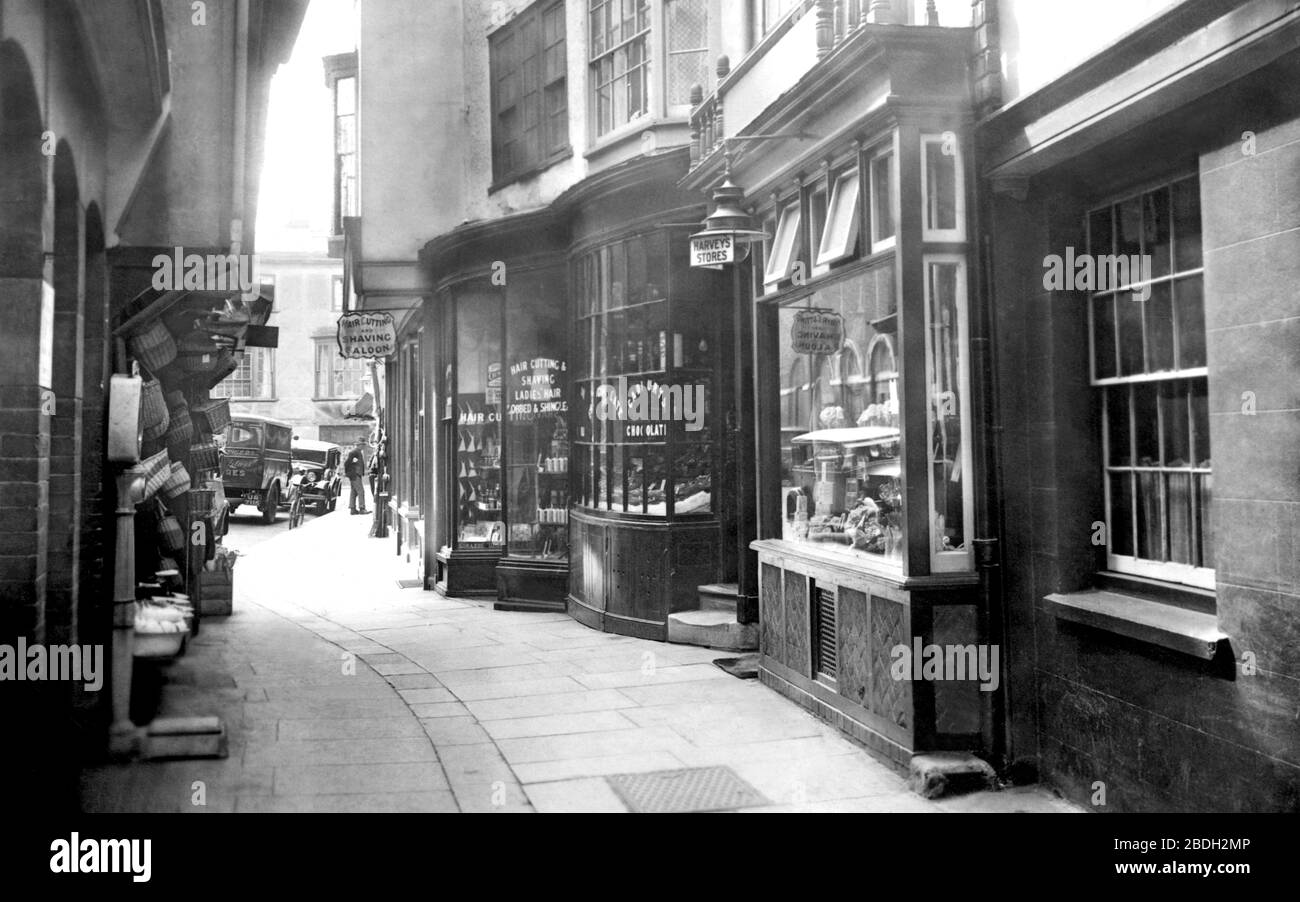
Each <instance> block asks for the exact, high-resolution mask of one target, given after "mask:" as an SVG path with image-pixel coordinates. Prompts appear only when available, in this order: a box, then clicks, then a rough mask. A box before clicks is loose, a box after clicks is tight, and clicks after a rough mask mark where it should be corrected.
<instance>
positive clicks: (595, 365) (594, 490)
mask: <svg viewBox="0 0 1300 902" xmlns="http://www.w3.org/2000/svg"><path fill="white" fill-rule="evenodd" d="M674 242H675V243H670V241H669V240H668V236H667V235H665V234H664V233H662V232H657V233H650V234H647V235H640V236H636V237H633V238H629V239H627V240H625V241H619V242H614V243H612V244H610V245H607V246H605V247H603V248H599V249H597V250H594V251H591V252H589V253H587V254H584V255H583V256H582V257H580V258H579V259H578V260H577V261H575V270H576V280H575V281H576V286H577V310H578V313H579V316H578V324H577V346H578V349H579V353H580V354H582V355H583V358H584V359H585V361H586V362H583V363H580V364H579V372H578V374H577V378H576V379H575V391H576V395H575V405H576V408H577V409H576V416H575V422H576V424H577V430H576V436H575V441H574V442H573V447H574V450H573V466H574V467H575V469H576V471H577V472H576V480H575V483H574V485H575V499H576V500H577V501H578V502H579V504H580V505H581V506H583V507H586V508H588V509H591V510H596V511H609V512H614V513H619V514H636V515H641V516H648V517H658V518H665V517H667V518H672V517H680V516H684V515H690V514H707V513H710V512H712V511H713V509H714V498H713V491H714V487H713V471H714V464H713V457H714V450H715V449H714V443H713V435H714V432H715V430H716V424H715V422H714V416H713V404H714V399H713V384H714V380H715V373H716V367H717V366H718V359H717V351H718V336H717V334H716V332H717V321H716V318H710V317H706V316H699V315H692V314H693V313H695V312H697V311H698V310H699V308H700V305H703V304H707V303H710V302H711V301H712V300H713V298H714V294H713V292H714V291H715V290H716V284H714V283H707V282H699V278H700V277H699V276H698V275H697V274H694V273H687V272H673V273H671V274H670V268H671V266H672V265H673V261H674V260H678V261H684V260H685V259H686V246H685V236H681V237H680V238H676V239H674ZM670 249H671V251H672V253H671V254H670ZM670 281H671V282H672V283H673V289H672V291H671V292H670V291H669V283H670ZM670 298H671V300H670Z"/></svg>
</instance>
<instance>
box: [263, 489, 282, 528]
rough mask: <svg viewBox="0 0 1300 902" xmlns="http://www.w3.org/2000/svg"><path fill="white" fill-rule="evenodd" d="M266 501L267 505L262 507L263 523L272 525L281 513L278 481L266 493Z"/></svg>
mask: <svg viewBox="0 0 1300 902" xmlns="http://www.w3.org/2000/svg"><path fill="white" fill-rule="evenodd" d="M265 502H266V506H265V507H264V508H262V523H263V524H265V525H266V526H270V525H271V524H272V523H274V522H275V518H276V517H277V516H278V515H279V513H280V486H279V484H278V483H276V484H274V485H272V486H271V488H270V490H269V491H268V492H267V493H266V499H265Z"/></svg>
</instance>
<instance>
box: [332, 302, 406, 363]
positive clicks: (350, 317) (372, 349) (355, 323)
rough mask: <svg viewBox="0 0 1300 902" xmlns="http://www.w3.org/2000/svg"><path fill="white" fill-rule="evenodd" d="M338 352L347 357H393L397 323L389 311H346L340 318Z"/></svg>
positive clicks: (354, 358)
mask: <svg viewBox="0 0 1300 902" xmlns="http://www.w3.org/2000/svg"><path fill="white" fill-rule="evenodd" d="M338 341H339V354H340V355H341V356H343V357H345V358H347V359H349V360H361V359H373V358H377V357H392V356H393V355H394V354H396V353H397V324H396V323H395V322H394V321H393V315H392V314H391V313H345V314H343V315H342V316H340V317H339V331H338Z"/></svg>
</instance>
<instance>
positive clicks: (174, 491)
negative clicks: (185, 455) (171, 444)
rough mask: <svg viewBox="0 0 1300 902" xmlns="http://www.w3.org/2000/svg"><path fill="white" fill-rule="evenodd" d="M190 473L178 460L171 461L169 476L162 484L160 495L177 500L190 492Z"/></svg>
mask: <svg viewBox="0 0 1300 902" xmlns="http://www.w3.org/2000/svg"><path fill="white" fill-rule="evenodd" d="M190 481H191V480H190V473H189V471H188V470H186V469H185V464H183V463H181V462H180V461H179V460H174V461H172V466H171V475H170V476H169V477H168V478H167V482H165V483H164V484H163V487H162V493H163V495H164V496H165V497H167V498H179V497H180V496H181V495H184V494H185V493H186V492H188V491H189V490H190Z"/></svg>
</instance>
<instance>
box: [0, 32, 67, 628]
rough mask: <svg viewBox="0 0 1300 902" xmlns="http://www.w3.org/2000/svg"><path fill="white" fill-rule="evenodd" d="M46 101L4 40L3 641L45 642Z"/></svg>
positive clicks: (0, 138)
mask: <svg viewBox="0 0 1300 902" xmlns="http://www.w3.org/2000/svg"><path fill="white" fill-rule="evenodd" d="M43 131H44V129H43V126H42V124H41V110H40V103H39V100H38V97H37V93H36V86H35V82H34V80H33V78H32V72H31V67H30V66H29V65H28V62H27V58H26V55H25V54H24V53H23V51H22V49H21V48H20V47H19V46H18V44H17V43H16V42H15V41H12V40H7V41H3V42H0V172H3V173H4V177H3V178H0V296H3V297H4V299H5V316H6V322H5V348H4V353H3V354H0V391H3V392H4V393H5V398H6V402H7V404H6V406H7V407H8V408H9V409H8V410H7V411H6V412H5V414H4V422H5V429H4V433H5V434H4V437H3V438H2V439H0V459H3V461H4V467H5V473H6V475H5V478H4V482H5V485H4V486H0V512H2V513H3V517H0V549H3V552H2V553H0V642H3V643H4V644H12V643H13V642H14V640H15V639H16V638H17V637H19V636H25V637H27V638H29V639H35V640H37V641H40V640H42V639H43V638H44V618H45V593H46V579H47V576H48V556H47V554H46V536H47V530H48V519H47V517H48V514H47V510H48V508H47V507H46V505H45V504H44V503H43V502H44V500H45V495H46V493H47V492H48V490H49V480H48V471H47V470H46V469H45V460H46V457H47V455H48V447H49V444H48V443H49V420H48V418H47V417H46V416H44V415H43V414H42V410H41V407H42V403H43V401H44V398H45V392H46V391H47V390H48V388H49V381H50V373H49V368H50V366H51V364H52V354H53V348H52V346H51V344H50V340H51V336H52V334H53V327H54V321H53V313H54V310H53V306H52V305H51V304H48V303H47V301H48V299H47V296H46V291H45V285H44V237H43V236H44V232H43V216H44V208H45V192H46V186H45V173H46V168H45V166H46V159H45V157H44V155H43V154H42V153H41V141H42V133H43Z"/></svg>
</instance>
